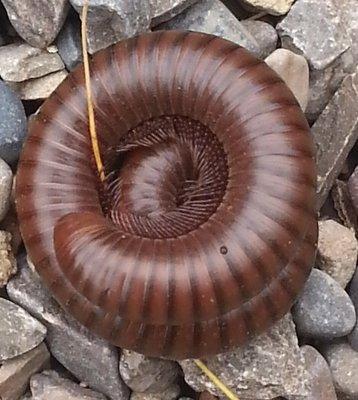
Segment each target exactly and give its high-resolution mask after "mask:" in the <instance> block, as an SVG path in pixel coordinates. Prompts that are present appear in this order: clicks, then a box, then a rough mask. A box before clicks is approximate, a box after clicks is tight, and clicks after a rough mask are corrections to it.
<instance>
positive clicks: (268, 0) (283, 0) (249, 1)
mask: <svg viewBox="0 0 358 400" xmlns="http://www.w3.org/2000/svg"><path fill="white" fill-rule="evenodd" d="M241 1H242V3H243V4H244V5H246V6H248V8H249V9H250V10H252V11H265V12H267V13H269V14H272V15H283V14H287V13H288V12H289V10H290V8H291V6H292V4H293V2H294V1H295V0H241Z"/></svg>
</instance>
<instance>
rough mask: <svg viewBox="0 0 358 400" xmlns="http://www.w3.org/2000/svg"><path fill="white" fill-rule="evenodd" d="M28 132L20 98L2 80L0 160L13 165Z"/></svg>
mask: <svg viewBox="0 0 358 400" xmlns="http://www.w3.org/2000/svg"><path fill="white" fill-rule="evenodd" d="M26 132H27V121H26V115H25V110H24V107H23V105H22V103H21V101H20V99H19V98H18V96H17V95H16V94H15V93H14V92H13V90H12V89H10V88H9V87H8V86H7V85H6V84H5V83H4V82H2V81H1V80H0V158H2V159H3V160H4V161H5V162H7V163H9V164H13V163H14V162H15V161H16V160H17V159H18V157H19V153H20V150H21V147H22V142H23V141H24V139H25V136H26Z"/></svg>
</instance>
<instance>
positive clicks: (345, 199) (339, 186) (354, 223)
mask: <svg viewBox="0 0 358 400" xmlns="http://www.w3.org/2000/svg"><path fill="white" fill-rule="evenodd" d="M357 189H358V186H357ZM331 194H332V200H333V205H334V208H335V210H336V211H337V213H338V216H339V219H340V220H341V221H342V222H343V224H344V226H346V227H347V228H349V229H352V230H357V232H358V220H357V214H356V212H355V209H354V205H353V202H352V199H351V196H350V193H349V189H348V184H347V182H344V181H341V180H340V179H336V181H335V183H334V185H333V187H332V191H331ZM357 205H358V203H357ZM357 208H358V207H357Z"/></svg>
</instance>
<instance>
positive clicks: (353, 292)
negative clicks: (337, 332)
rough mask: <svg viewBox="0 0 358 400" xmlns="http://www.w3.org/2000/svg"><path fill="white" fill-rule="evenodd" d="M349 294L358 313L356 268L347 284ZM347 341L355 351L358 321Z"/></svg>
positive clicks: (357, 338) (357, 275)
mask: <svg viewBox="0 0 358 400" xmlns="http://www.w3.org/2000/svg"><path fill="white" fill-rule="evenodd" d="M348 293H349V296H350V298H351V300H352V302H353V304H354V307H355V310H356V313H357V315H358V268H357V269H356V271H355V274H354V276H353V279H352V282H351V283H350V285H349V292H348ZM348 341H349V343H350V344H351V346H352V348H353V349H354V350H355V351H358V321H357V323H356V326H355V327H354V329H353V331H352V332H351V333H350V334H349V336H348Z"/></svg>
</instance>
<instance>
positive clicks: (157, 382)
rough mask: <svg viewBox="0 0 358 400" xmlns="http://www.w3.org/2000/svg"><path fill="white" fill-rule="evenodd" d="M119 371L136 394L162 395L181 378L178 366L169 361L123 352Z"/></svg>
mask: <svg viewBox="0 0 358 400" xmlns="http://www.w3.org/2000/svg"><path fill="white" fill-rule="evenodd" d="M119 371H120V373H121V376H122V378H123V380H124V382H125V383H126V384H127V386H129V387H130V388H131V389H132V390H133V391H134V392H142V393H143V392H145V393H155V394H158V393H162V392H163V391H165V390H166V389H167V388H168V387H169V386H170V385H171V384H172V383H173V382H174V381H175V380H176V379H177V377H178V376H179V367H178V365H177V364H176V363H175V362H173V361H169V360H162V359H158V358H151V357H146V356H144V355H142V354H139V353H136V352H134V351H129V350H123V351H122V354H121V357H120V363H119Z"/></svg>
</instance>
